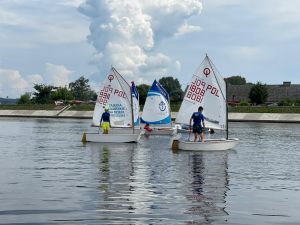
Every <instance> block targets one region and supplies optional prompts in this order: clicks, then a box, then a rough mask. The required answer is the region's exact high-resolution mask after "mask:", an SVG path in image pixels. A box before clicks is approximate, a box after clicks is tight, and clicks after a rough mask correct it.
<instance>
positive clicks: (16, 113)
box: [0, 110, 300, 123]
mask: <svg viewBox="0 0 300 225" xmlns="http://www.w3.org/2000/svg"><path fill="white" fill-rule="evenodd" d="M58 114H59V111H55V110H51V111H50V110H49V111H47V110H0V117H37V118H39V117H41V118H77V119H91V118H92V117H93V111H69V110H68V111H64V112H62V113H60V114H59V115H58ZM176 115H177V112H172V114H171V116H172V119H175V118H176ZM228 119H229V121H231V122H281V123H300V114H296V113H229V115H228Z"/></svg>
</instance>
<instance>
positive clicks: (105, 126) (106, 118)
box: [100, 105, 111, 134]
mask: <svg viewBox="0 0 300 225" xmlns="http://www.w3.org/2000/svg"><path fill="white" fill-rule="evenodd" d="M100 127H102V130H103V134H108V131H109V128H110V127H111V126H110V114H109V108H108V105H106V106H105V107H104V112H103V113H102V116H101V120H100Z"/></svg>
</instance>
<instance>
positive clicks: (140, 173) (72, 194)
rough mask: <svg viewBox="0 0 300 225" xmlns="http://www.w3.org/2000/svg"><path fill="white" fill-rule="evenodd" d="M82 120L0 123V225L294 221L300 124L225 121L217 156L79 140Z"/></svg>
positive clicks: (155, 141) (158, 144) (158, 140)
mask: <svg viewBox="0 0 300 225" xmlns="http://www.w3.org/2000/svg"><path fill="white" fill-rule="evenodd" d="M92 129H96V128H91V127H90V121H89V120H70V119H59V120H56V119H15V118H0V143H1V144H0V153H1V154H0V202H1V204H0V224H299V223H300V216H299V215H298V209H299V208H300V192H299V190H300V167H299V161H300V149H299V146H300V145H299V144H300V125H299V124H272V123H268V124H264V123H231V124H230V136H231V137H237V138H239V139H240V143H239V144H238V146H237V147H236V148H235V149H234V150H230V151H226V152H202V153H201V152H199V153H197V152H177V153H174V152H172V150H170V149H169V148H168V144H169V138H167V137H149V138H143V139H142V140H141V142H140V143H138V144H92V143H87V144H82V143H81V142H80V140H81V135H82V132H83V130H92Z"/></svg>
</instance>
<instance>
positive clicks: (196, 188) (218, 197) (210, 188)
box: [186, 152, 228, 224]
mask: <svg viewBox="0 0 300 225" xmlns="http://www.w3.org/2000/svg"><path fill="white" fill-rule="evenodd" d="M190 165H191V166H190V170H191V176H192V180H191V183H190V186H191V193H192V194H191V195H186V198H187V199H188V200H189V201H190V207H189V208H188V209H187V211H186V213H188V214H193V215H198V216H199V217H200V218H199V219H196V220H195V221H192V223H193V224H212V223H213V222H215V221H216V220H224V218H223V217H224V216H226V215H228V213H227V212H226V210H225V207H226V192H227V190H228V173H227V153H223V152H218V153H217V154H215V153H205V152H203V153H196V154H195V153H194V154H192V155H190Z"/></svg>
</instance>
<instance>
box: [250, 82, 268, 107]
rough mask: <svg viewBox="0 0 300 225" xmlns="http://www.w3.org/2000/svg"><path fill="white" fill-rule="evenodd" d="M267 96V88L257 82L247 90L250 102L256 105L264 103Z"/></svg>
mask: <svg viewBox="0 0 300 225" xmlns="http://www.w3.org/2000/svg"><path fill="white" fill-rule="evenodd" d="M268 96H269V93H268V88H267V86H266V85H264V84H261V83H260V82H257V83H256V84H255V85H253V86H252V88H251V89H250V92H249V98H250V100H251V102H252V103H255V104H257V105H259V104H262V103H265V102H266V100H267V98H268Z"/></svg>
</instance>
